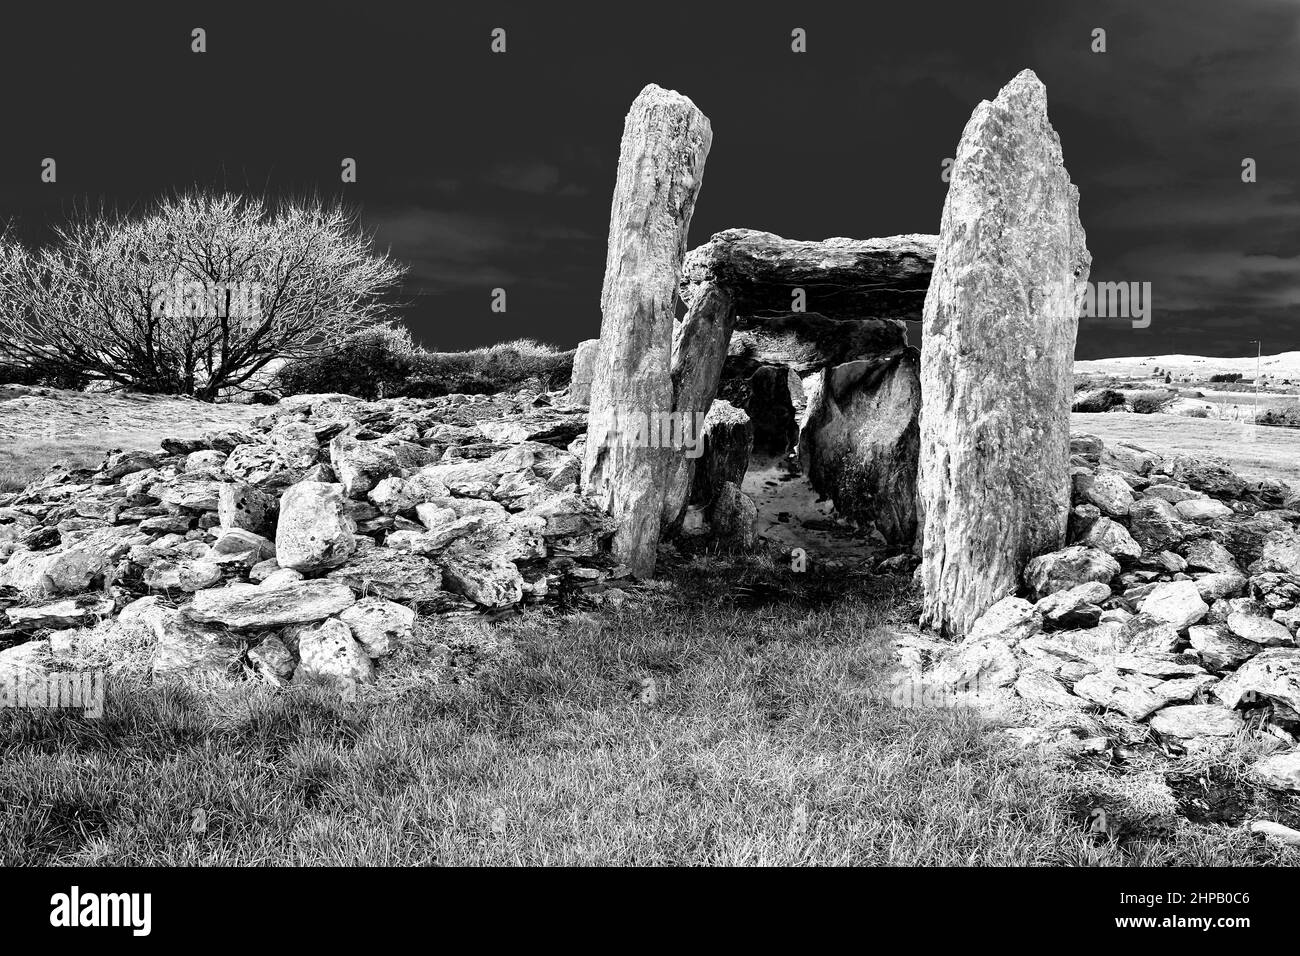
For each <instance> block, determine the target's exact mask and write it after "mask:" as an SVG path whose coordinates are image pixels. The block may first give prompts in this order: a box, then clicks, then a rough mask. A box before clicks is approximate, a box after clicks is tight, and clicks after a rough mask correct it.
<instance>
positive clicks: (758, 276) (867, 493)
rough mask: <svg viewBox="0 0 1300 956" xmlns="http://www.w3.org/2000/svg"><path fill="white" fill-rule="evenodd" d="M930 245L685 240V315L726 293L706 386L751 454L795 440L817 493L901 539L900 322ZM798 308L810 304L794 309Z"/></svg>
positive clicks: (905, 498)
mask: <svg viewBox="0 0 1300 956" xmlns="http://www.w3.org/2000/svg"><path fill="white" fill-rule="evenodd" d="M936 242H937V237H935V236H925V235H907V236H892V237H888V238H883V239H865V240H854V239H827V240H825V241H822V242H807V241H800V240H790V239H783V238H781V237H780V236H775V235H772V234H771V233H765V232H757V231H754V230H751V229H730V230H727V231H725V232H721V233H717V234H716V235H714V236H713V237H712V238H710V240H709V241H708V242H707V243H705V244H704V245H702V246H700V247H698V248H696V249H693V250H691V252H690V253H689V254H688V255H687V257H686V263H685V265H684V267H683V274H682V283H681V297H682V300H683V301H684V302H685V303H686V304H687V306H688V308H689V309H690V310H691V312H690V313H688V318H689V317H690V315H691V314H693V313H695V312H697V311H699V312H704V311H706V310H704V309H702V304H704V303H706V302H707V301H708V300H709V297H711V296H716V295H717V294H718V292H719V291H723V292H725V293H726V294H727V296H728V299H729V302H728V304H729V306H730V308H731V309H732V310H733V311H734V313H735V317H734V319H733V320H732V322H731V325H733V326H734V329H733V330H732V331H731V334H730V336H729V338H730V341H729V343H727V344H726V359H725V361H724V362H723V370H722V376H721V384H720V385H719V387H718V389H717V391H716V394H717V395H718V396H719V397H721V398H724V399H726V400H727V401H729V402H730V403H732V404H733V405H735V406H736V407H737V408H740V409H742V410H744V411H745V412H746V413H747V414H748V415H749V417H750V420H751V422H752V427H753V435H754V440H753V452H754V456H755V458H756V459H765V460H768V461H771V460H783V459H785V458H786V456H787V455H789V454H790V453H791V452H793V451H794V450H795V449H796V448H798V449H799V461H800V466H801V468H802V471H803V473H804V475H805V476H806V477H807V478H808V480H809V482H810V483H811V485H812V487H813V489H815V490H816V492H818V493H820V494H822V495H825V496H827V497H829V498H831V499H832V501H834V503H835V505H836V508H837V510H838V511H839V512H840V513H842V514H844V515H845V516H847V517H849V518H851V519H853V520H854V521H855V522H857V523H858V525H859V526H860V527H874V528H875V529H876V530H877V531H878V532H879V533H880V535H881V537H882V538H883V539H884V540H885V541H886V542H887V543H889V544H891V545H898V546H905V547H911V546H912V545H913V544H914V543H915V538H916V530H917V515H916V461H917V454H918V426H917V418H918V414H919V371H918V362H917V361H916V352H915V350H910V354H909V349H908V346H907V330H906V325H905V323H904V321H903V320H904V319H919V318H920V312H921V306H922V304H923V297H924V291H925V288H926V285H927V284H928V281H929V277H930V272H931V268H932V265H933V261H934V250H935V245H936ZM796 290H802V293H803V301H802V303H800V302H798V301H797V299H796V296H795V293H796ZM800 305H802V306H803V307H804V308H806V309H808V310H811V311H804V312H795V311H792V310H793V309H795V308H797V307H799V306H800ZM715 341H716V340H715Z"/></svg>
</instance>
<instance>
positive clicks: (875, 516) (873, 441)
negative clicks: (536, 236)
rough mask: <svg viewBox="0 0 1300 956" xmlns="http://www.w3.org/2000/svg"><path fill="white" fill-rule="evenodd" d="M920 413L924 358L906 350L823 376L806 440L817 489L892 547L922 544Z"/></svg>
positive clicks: (806, 463)
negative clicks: (919, 514) (919, 521)
mask: <svg viewBox="0 0 1300 956" xmlns="http://www.w3.org/2000/svg"><path fill="white" fill-rule="evenodd" d="M920 411H921V381H920V361H919V354H918V352H917V350H916V349H911V348H909V349H902V350H900V351H897V352H894V353H887V354H885V355H883V356H878V357H876V358H873V359H861V360H859V361H856V362H846V363H844V364H843V365H836V366H834V367H832V368H828V369H826V370H825V371H823V372H822V373H821V380H820V383H819V387H818V388H817V389H816V399H815V401H810V408H809V411H808V416H807V421H806V424H805V425H804V427H803V428H802V430H801V431H800V435H799V453H800V458H801V460H802V462H803V468H804V473H805V474H807V476H808V479H809V481H811V482H812V485H813V487H814V488H816V489H817V490H818V491H821V492H822V493H823V494H827V495H829V496H830V497H831V498H832V499H833V500H834V502H835V507H836V508H837V509H838V510H839V511H840V512H841V513H842V514H844V515H846V516H848V517H850V518H853V519H854V520H856V521H859V522H862V523H867V522H870V523H872V524H874V525H875V527H876V530H878V531H879V532H880V534H881V536H882V537H884V539H885V540H886V541H887V542H890V543H891V544H911V542H912V541H913V540H915V538H916V532H917V497H916V494H917V493H916V470H917V459H918V451H919V446H920V426H919V415H920Z"/></svg>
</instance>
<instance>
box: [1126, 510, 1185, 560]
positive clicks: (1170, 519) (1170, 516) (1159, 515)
mask: <svg viewBox="0 0 1300 956" xmlns="http://www.w3.org/2000/svg"><path fill="white" fill-rule="evenodd" d="M1128 527H1129V533H1130V534H1132V535H1133V540H1134V541H1136V542H1137V543H1138V544H1140V545H1141V546H1142V548H1143V550H1145V551H1164V550H1166V549H1167V548H1171V547H1173V546H1174V545H1176V544H1178V543H1179V542H1181V541H1183V540H1184V539H1185V538H1186V537H1187V531H1186V530H1185V528H1184V527H1183V521H1182V519H1181V518H1179V517H1178V512H1177V511H1176V510H1175V509H1174V506H1173V505H1171V504H1170V503H1169V502H1167V501H1165V500H1164V499H1163V498H1143V499H1141V500H1140V501H1135V502H1134V503H1133V506H1132V507H1131V508H1129V526H1128Z"/></svg>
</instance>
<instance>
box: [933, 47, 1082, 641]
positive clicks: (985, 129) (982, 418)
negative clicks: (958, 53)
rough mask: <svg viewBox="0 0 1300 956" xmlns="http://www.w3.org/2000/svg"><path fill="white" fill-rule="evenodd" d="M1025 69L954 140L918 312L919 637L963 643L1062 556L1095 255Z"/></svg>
mask: <svg viewBox="0 0 1300 956" xmlns="http://www.w3.org/2000/svg"><path fill="white" fill-rule="evenodd" d="M1078 205H1079V193H1078V190H1077V189H1076V188H1075V187H1074V186H1073V185H1072V184H1071V183H1070V177H1069V175H1068V174H1067V173H1066V171H1065V167H1064V165H1062V160H1061V144H1060V140H1059V139H1058V137H1057V135H1056V131H1055V130H1053V129H1052V126H1051V123H1049V122H1048V119H1047V91H1046V89H1045V88H1044V87H1043V84H1042V82H1040V81H1039V79H1038V77H1037V76H1035V75H1034V74H1033V72H1032V71H1029V70H1025V71H1024V72H1022V73H1020V75H1019V76H1017V77H1016V78H1015V79H1014V80H1012V81H1011V82H1010V83H1009V84H1007V86H1006V87H1004V88H1003V90H1002V91H1001V92H1000V93H999V94H998V96H997V99H995V100H994V101H993V102H992V103H990V102H987V101H985V102H983V103H981V104H980V105H979V106H978V107H976V109H975V112H974V113H973V114H972V115H971V119H970V122H969V123H967V124H966V129H965V131H964V132H963V133H962V138H961V143H960V144H959V145H958V147H957V155H956V159H955V162H954V163H953V166H952V176H951V182H950V185H949V187H948V197H947V200H946V201H945V203H944V208H943V220H942V226H941V229H940V233H939V247H938V251H937V253H936V256H935V263H934V272H933V276H932V278H931V281H930V288H929V291H928V293H927V294H926V298H925V310H924V323H925V324H924V331H923V336H922V354H921V461H920V498H921V505H922V508H923V510H924V546H923V559H922V566H921V573H922V581H923V584H924V589H925V608H924V613H923V616H922V623H924V624H926V625H928V626H931V627H934V628H936V629H937V630H939V631H941V632H942V633H944V634H946V635H948V636H952V637H960V636H962V635H964V634H966V632H967V631H968V630H969V629H970V626H971V624H972V623H973V622H974V621H975V619H976V618H978V617H979V615H980V614H981V613H983V612H984V611H985V610H987V609H988V608H989V607H990V606H991V605H993V604H994V603H995V602H996V601H998V600H999V599H1000V598H1003V597H1005V596H1007V595H1008V594H1012V593H1014V591H1015V590H1016V588H1017V585H1018V582H1019V577H1020V572H1021V570H1022V569H1023V568H1024V566H1025V563H1026V562H1027V561H1028V560H1029V559H1030V558H1032V557H1034V556H1035V555H1038V554H1042V553H1043V552H1047V551H1053V550H1056V549H1058V548H1060V547H1061V545H1062V544H1063V543H1064V537H1065V527H1066V519H1067V516H1068V513H1069V491H1070V480H1069V444H1070V431H1069V430H1070V395H1071V390H1072V387H1073V374H1072V369H1073V360H1074V341H1075V335H1076V333H1077V331H1078V314H1079V304H1080V299H1081V296H1082V294H1083V289H1084V284H1085V283H1086V282H1087V280H1088V270H1089V267H1090V266H1091V264H1092V257H1091V256H1090V255H1089V254H1088V250H1087V247H1086V245H1085V241H1084V233H1083V227H1082V226H1081V225H1080V223H1079V211H1078Z"/></svg>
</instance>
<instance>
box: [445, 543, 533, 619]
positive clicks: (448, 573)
mask: <svg viewBox="0 0 1300 956" xmlns="http://www.w3.org/2000/svg"><path fill="white" fill-rule="evenodd" d="M441 566H442V573H443V578H444V580H445V581H446V582H447V589H448V590H450V591H453V592H455V593H456V594H463V595H464V596H465V597H467V598H469V599H470V600H471V601H473V602H474V603H475V604H481V605H483V606H484V607H505V606H507V605H510V604H517V603H518V602H519V601H521V600H523V596H524V590H523V585H524V579H523V576H522V575H521V574H520V573H519V569H518V568H517V567H516V566H515V564H514V562H513V561H510V560H509V559H507V558H505V557H502V556H499V555H483V554H481V553H479V552H477V550H452V551H449V552H448V553H446V554H444V555H443V557H442V558H441Z"/></svg>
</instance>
